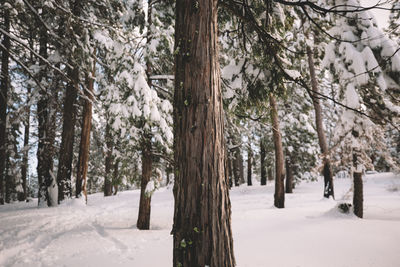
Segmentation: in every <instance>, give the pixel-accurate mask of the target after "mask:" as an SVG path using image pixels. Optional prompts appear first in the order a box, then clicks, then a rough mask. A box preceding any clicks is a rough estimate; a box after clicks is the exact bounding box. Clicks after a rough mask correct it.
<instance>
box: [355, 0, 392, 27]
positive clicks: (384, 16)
mask: <svg viewBox="0 0 400 267" xmlns="http://www.w3.org/2000/svg"><path fill="white" fill-rule="evenodd" d="M360 2H361V5H362V6H363V7H369V6H373V5H376V4H377V3H378V2H381V3H383V2H387V1H386V0H361V1H360ZM382 7H386V8H390V7H391V5H390V4H386V5H382ZM371 12H372V14H373V15H374V17H375V19H376V21H377V23H378V27H379V28H381V29H382V28H387V26H388V20H389V13H390V11H389V10H382V9H372V10H371Z"/></svg>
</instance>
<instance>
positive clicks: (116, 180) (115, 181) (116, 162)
mask: <svg viewBox="0 0 400 267" xmlns="http://www.w3.org/2000/svg"><path fill="white" fill-rule="evenodd" d="M118 167H119V160H115V163H114V174H113V181H112V184H113V188H114V192H113V195H116V194H117V193H118V175H119V168H118Z"/></svg>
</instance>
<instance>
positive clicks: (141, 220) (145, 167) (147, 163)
mask: <svg viewBox="0 0 400 267" xmlns="http://www.w3.org/2000/svg"><path fill="white" fill-rule="evenodd" d="M143 140H144V143H143V145H142V146H143V148H142V178H141V183H140V203H139V215H138V220H137V224H136V225H137V228H138V229H140V230H148V229H150V211H151V193H152V192H146V187H147V184H148V182H150V178H151V169H152V165H153V160H152V157H151V137H150V136H149V135H147V136H144V137H143Z"/></svg>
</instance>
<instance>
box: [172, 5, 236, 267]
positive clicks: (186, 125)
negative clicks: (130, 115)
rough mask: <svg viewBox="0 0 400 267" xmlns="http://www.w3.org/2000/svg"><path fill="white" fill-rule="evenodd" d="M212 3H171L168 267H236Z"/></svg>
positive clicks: (214, 12) (215, 20) (215, 8)
mask: <svg viewBox="0 0 400 267" xmlns="http://www.w3.org/2000/svg"><path fill="white" fill-rule="evenodd" d="M217 2H218V1H217V0H202V1H199V2H196V4H193V2H192V1H189V0H178V1H177V2H176V24H175V45H176V51H178V53H177V55H176V64H175V95H174V125H175V136H174V137H175V143H174V145H175V147H174V148H175V154H174V156H175V164H176V165H175V173H176V174H177V175H176V177H175V185H174V197H175V211H174V226H173V230H172V233H173V235H174V247H173V266H182V267H189V266H193V267H199V266H206V265H208V266H211V267H217V266H224V267H231V266H234V265H235V259H234V255H233V240H232V230H231V204H230V200H229V187H228V178H227V175H226V166H225V159H224V157H225V155H224V154H225V147H224V144H225V143H224V135H223V133H224V125H223V123H224V119H223V107H222V95H221V88H220V68H219V64H218V44H217V42H218V27H217Z"/></svg>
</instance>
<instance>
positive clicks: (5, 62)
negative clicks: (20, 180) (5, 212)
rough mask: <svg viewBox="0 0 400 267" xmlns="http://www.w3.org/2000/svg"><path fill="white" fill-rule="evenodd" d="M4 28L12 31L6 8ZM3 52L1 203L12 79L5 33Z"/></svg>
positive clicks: (1, 202) (7, 38)
mask: <svg viewBox="0 0 400 267" xmlns="http://www.w3.org/2000/svg"><path fill="white" fill-rule="evenodd" d="M4 30H5V31H7V32H10V11H9V10H8V9H6V10H4ZM2 45H3V46H4V48H2V52H1V81H0V82H1V83H0V205H2V204H4V197H5V194H4V193H5V192H4V187H5V163H6V143H7V131H6V127H7V100H8V97H7V95H8V88H9V87H10V80H9V76H8V67H9V60H10V59H9V58H10V54H9V50H10V47H11V43H10V38H9V37H8V36H7V35H3V41H2Z"/></svg>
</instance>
